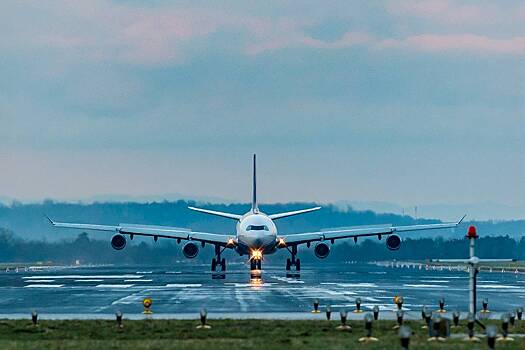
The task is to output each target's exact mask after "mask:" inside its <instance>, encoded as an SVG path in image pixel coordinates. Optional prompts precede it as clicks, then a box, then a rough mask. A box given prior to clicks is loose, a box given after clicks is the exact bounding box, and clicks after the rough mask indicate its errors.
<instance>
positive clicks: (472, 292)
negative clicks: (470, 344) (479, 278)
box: [469, 237, 476, 315]
mask: <svg viewBox="0 0 525 350" xmlns="http://www.w3.org/2000/svg"><path fill="white" fill-rule="evenodd" d="M469 241H470V258H471V259H472V258H473V257H475V256H476V255H475V243H476V239H475V238H474V237H469ZM469 312H470V313H472V314H473V315H475V314H476V266H475V265H474V264H470V271H469Z"/></svg>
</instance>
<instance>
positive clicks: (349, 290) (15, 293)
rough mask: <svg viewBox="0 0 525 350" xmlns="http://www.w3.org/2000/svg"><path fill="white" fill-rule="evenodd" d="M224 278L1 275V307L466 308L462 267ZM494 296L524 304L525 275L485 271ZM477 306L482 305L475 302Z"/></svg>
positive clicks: (146, 273) (240, 269) (128, 270)
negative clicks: (145, 303)
mask: <svg viewBox="0 0 525 350" xmlns="http://www.w3.org/2000/svg"><path fill="white" fill-rule="evenodd" d="M228 267H229V271H228V273H227V274H226V278H225V279H212V278H211V274H210V272H209V266H208V265H195V264H189V263H187V264H180V265H178V266H176V267H158V266H156V267H152V266H124V267H69V268H50V269H44V270H42V271H31V270H28V271H23V270H19V271H18V272H14V271H10V272H2V273H0V307H1V310H2V311H1V313H2V314H3V315H5V314H24V315H26V314H28V313H29V312H30V311H31V310H38V312H39V313H40V314H99V315H103V314H112V313H114V312H115V311H117V310H120V311H122V312H124V313H126V314H139V313H140V312H141V311H142V300H143V298H145V297H151V298H153V310H154V311H155V313H156V314H162V313H164V314H195V313H198V312H199V310H200V309H201V308H206V309H207V310H208V311H209V312H210V314H211V313H215V314H221V313H223V314H238V313H242V314H243V315H244V317H246V316H247V315H249V314H253V313H301V312H304V311H308V310H310V309H311V305H312V301H313V300H314V299H315V298H318V299H319V300H320V303H321V305H327V304H330V305H332V308H333V309H334V310H337V309H340V308H346V309H348V310H352V309H354V308H355V304H354V303H355V299H356V298H357V297H359V298H361V300H362V308H363V309H364V310H365V311H366V310H371V309H372V308H373V307H374V306H375V305H378V306H379V307H380V309H381V310H392V309H393V306H394V305H393V297H394V296H395V295H402V296H403V297H404V299H405V304H404V308H405V309H406V310H412V311H419V310H420V308H421V307H422V305H428V306H431V307H433V308H434V307H435V306H436V305H437V302H438V299H439V298H441V297H444V298H445V300H446V308H447V309H449V310H453V309H459V310H461V311H465V310H466V309H467V300H468V291H467V288H468V276H467V274H466V273H465V272H461V271H448V270H444V271H439V270H425V269H424V268H423V269H421V270H420V269H418V268H395V267H390V266H378V265H374V264H351V263H346V264H341V265H335V264H323V263H319V264H317V265H316V266H315V268H312V267H308V266H305V267H304V268H303V271H301V275H300V277H297V278H291V277H287V276H286V274H285V271H284V269H283V267H282V266H280V265H279V266H264V270H263V273H262V279H261V280H251V279H250V275H249V270H248V268H247V267H246V266H245V265H240V264H239V265H234V264H230V265H229V266H228ZM485 297H486V298H489V303H490V304H489V305H490V308H491V309H492V310H495V311H508V310H511V309H515V308H516V307H519V306H525V275H523V274H514V273H501V272H493V273H489V272H482V273H480V275H479V277H478V301H481V299H482V298H485ZM478 304H479V303H478Z"/></svg>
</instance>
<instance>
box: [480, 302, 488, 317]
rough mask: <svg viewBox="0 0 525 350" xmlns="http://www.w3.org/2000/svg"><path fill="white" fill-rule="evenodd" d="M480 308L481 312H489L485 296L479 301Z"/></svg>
mask: <svg viewBox="0 0 525 350" xmlns="http://www.w3.org/2000/svg"><path fill="white" fill-rule="evenodd" d="M481 307H482V310H481V311H480V312H481V313H482V314H488V313H489V312H490V310H489V300H488V299H487V298H484V299H483V301H482V302H481Z"/></svg>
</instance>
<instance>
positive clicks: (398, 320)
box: [393, 310, 404, 329]
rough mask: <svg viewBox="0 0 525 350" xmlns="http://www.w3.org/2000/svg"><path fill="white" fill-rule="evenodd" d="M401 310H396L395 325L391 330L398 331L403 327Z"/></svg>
mask: <svg viewBox="0 0 525 350" xmlns="http://www.w3.org/2000/svg"><path fill="white" fill-rule="evenodd" d="M403 315H404V312H403V310H397V312H396V322H397V324H396V325H395V326H394V327H393V329H398V328H400V327H401V326H402V325H403Z"/></svg>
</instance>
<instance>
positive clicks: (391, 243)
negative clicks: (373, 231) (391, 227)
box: [386, 235, 401, 250]
mask: <svg viewBox="0 0 525 350" xmlns="http://www.w3.org/2000/svg"><path fill="white" fill-rule="evenodd" d="M400 246H401V237H399V236H398V235H390V236H388V238H387V239H386V247H387V248H388V249H390V250H398V249H399V247H400Z"/></svg>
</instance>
